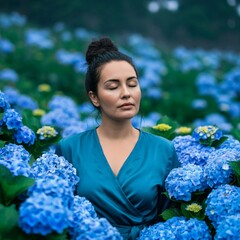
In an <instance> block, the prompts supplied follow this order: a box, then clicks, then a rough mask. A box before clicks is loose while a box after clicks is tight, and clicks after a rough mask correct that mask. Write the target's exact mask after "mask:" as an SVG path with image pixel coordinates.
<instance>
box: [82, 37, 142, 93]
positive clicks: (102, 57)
mask: <svg viewBox="0 0 240 240" xmlns="http://www.w3.org/2000/svg"><path fill="white" fill-rule="evenodd" d="M86 61H87V64H88V69H87V74H86V78H85V89H86V91H87V93H88V92H89V91H92V92H93V93H95V94H97V85H98V82H99V78H100V73H101V68H102V67H103V65H104V64H106V63H109V62H111V61H126V62H128V63H129V64H130V65H132V67H133V68H134V70H135V72H136V74H137V75H138V73H137V70H136V68H135V66H134V64H133V61H132V58H131V57H129V56H127V55H125V54H124V53H121V52H119V50H118V48H117V47H116V46H115V45H114V43H113V42H112V41H111V40H110V39H109V38H107V37H103V38H100V39H99V40H93V41H92V42H91V43H90V44H89V46H88V49H87V53H86Z"/></svg>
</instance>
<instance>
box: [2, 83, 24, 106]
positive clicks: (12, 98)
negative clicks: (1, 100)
mask: <svg viewBox="0 0 240 240" xmlns="http://www.w3.org/2000/svg"><path fill="white" fill-rule="evenodd" d="M4 94H5V96H6V98H7V100H8V102H9V103H10V104H11V105H12V106H15V105H16V103H17V100H18V98H19V96H20V94H19V92H18V91H17V90H16V89H15V88H13V87H9V86H7V87H5V88H4Z"/></svg>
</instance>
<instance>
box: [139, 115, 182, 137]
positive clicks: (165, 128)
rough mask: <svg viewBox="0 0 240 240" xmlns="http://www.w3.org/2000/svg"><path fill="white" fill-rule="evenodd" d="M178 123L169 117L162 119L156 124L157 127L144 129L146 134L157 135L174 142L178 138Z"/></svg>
mask: <svg viewBox="0 0 240 240" xmlns="http://www.w3.org/2000/svg"><path fill="white" fill-rule="evenodd" d="M177 127H178V123H177V122H176V121H173V120H172V119H170V118H169V117H167V116H164V117H162V118H161V119H159V120H158V121H157V123H156V126H153V127H143V130H144V131H145V132H149V133H152V134H155V135H157V136H162V137H164V138H167V139H169V140H172V139H173V138H174V137H175V136H176V128H177Z"/></svg>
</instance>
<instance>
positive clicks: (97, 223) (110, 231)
mask: <svg viewBox="0 0 240 240" xmlns="http://www.w3.org/2000/svg"><path fill="white" fill-rule="evenodd" d="M82 239H89V240H90V239H99V240H100V239H101V240H108V239H114V240H122V237H121V235H120V233H119V232H118V230H117V229H116V228H115V227H113V226H112V225H111V224H110V223H109V222H108V221H107V219H106V218H84V219H82V221H81V222H80V223H79V224H78V228H77V229H76V231H75V236H73V237H72V240H82Z"/></svg>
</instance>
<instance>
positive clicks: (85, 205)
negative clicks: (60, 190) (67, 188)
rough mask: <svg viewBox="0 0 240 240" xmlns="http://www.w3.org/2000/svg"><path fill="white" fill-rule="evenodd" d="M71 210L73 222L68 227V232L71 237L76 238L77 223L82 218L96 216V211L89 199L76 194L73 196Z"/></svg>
mask: <svg viewBox="0 0 240 240" xmlns="http://www.w3.org/2000/svg"><path fill="white" fill-rule="evenodd" d="M72 212H73V222H72V227H71V228H70V229H69V234H70V235H71V236H72V237H73V238H76V236H78V231H79V226H78V225H79V223H81V222H82V221H83V219H84V218H97V213H96V211H95V209H94V207H93V205H92V203H91V202H90V201H88V200H87V199H86V198H85V197H80V196H78V195H76V196H74V199H73V205H72Z"/></svg>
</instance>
